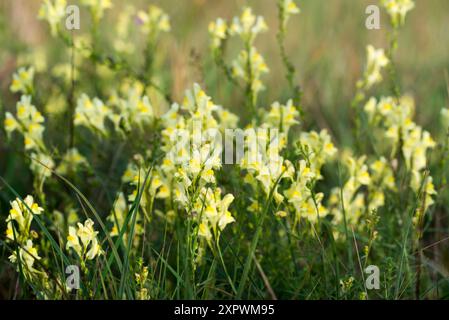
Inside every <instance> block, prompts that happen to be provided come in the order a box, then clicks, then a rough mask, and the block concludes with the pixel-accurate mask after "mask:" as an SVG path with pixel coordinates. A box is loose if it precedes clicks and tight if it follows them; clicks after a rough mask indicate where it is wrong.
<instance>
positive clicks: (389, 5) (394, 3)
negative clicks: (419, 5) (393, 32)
mask: <svg viewBox="0 0 449 320" xmlns="http://www.w3.org/2000/svg"><path fill="white" fill-rule="evenodd" d="M382 4H383V6H384V7H385V9H386V10H387V12H388V14H389V15H390V18H391V24H392V25H393V26H394V27H395V28H396V27H398V26H401V25H403V24H404V22H405V16H406V15H407V12H409V11H410V10H412V9H413V8H414V7H415V3H414V2H413V0H382Z"/></svg>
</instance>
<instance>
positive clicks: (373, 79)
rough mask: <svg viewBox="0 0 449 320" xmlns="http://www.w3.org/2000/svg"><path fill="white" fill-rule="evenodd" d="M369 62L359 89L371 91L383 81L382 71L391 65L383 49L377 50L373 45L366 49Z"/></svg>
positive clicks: (358, 84)
mask: <svg viewBox="0 0 449 320" xmlns="http://www.w3.org/2000/svg"><path fill="white" fill-rule="evenodd" d="M366 52H367V56H368V58H367V59H368V61H367V64H366V69H365V73H364V75H363V80H360V81H358V82H357V87H358V88H361V89H362V88H363V89H369V88H371V87H372V86H373V85H375V84H377V83H379V82H381V81H382V73H381V72H382V69H383V68H384V67H386V66H387V65H388V63H389V60H388V58H387V56H386V55H385V52H384V50H383V49H375V48H374V47H373V46H372V45H369V46H367V47H366Z"/></svg>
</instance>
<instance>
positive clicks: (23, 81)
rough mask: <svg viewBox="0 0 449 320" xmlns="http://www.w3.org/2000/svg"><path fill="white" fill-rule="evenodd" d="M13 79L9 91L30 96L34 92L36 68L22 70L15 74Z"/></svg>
mask: <svg viewBox="0 0 449 320" xmlns="http://www.w3.org/2000/svg"><path fill="white" fill-rule="evenodd" d="M12 77H13V79H12V83H11V86H10V87H9V89H10V90H11V91H12V92H20V93H23V94H30V93H31V92H32V91H33V78H34V68H33V67H30V68H28V69H25V68H20V69H19V70H17V72H16V73H14V74H13V76H12Z"/></svg>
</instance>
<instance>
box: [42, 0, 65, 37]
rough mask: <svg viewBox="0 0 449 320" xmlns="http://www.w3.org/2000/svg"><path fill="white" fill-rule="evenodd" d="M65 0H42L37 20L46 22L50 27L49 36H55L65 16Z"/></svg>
mask: <svg viewBox="0 0 449 320" xmlns="http://www.w3.org/2000/svg"><path fill="white" fill-rule="evenodd" d="M66 6H67V1H66V0H54V1H51V0H44V2H43V3H42V6H41V7H40V9H39V15H38V17H39V19H41V20H46V21H47V22H48V24H49V25H50V30H51V35H52V36H56V35H57V33H58V28H59V24H60V23H61V20H62V19H63V18H64V17H65V15H66V11H65V10H66Z"/></svg>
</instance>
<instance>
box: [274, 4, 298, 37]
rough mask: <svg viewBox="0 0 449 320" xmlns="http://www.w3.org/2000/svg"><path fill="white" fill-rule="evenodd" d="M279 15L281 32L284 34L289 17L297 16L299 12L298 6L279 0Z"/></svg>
mask: <svg viewBox="0 0 449 320" xmlns="http://www.w3.org/2000/svg"><path fill="white" fill-rule="evenodd" d="M279 8H280V10H279V14H280V20H281V28H282V29H281V32H285V29H286V27H287V23H288V20H289V19H290V17H291V15H293V14H299V13H300V12H301V10H299V8H298V6H297V5H296V3H295V2H294V1H293V0H281V1H279Z"/></svg>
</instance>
